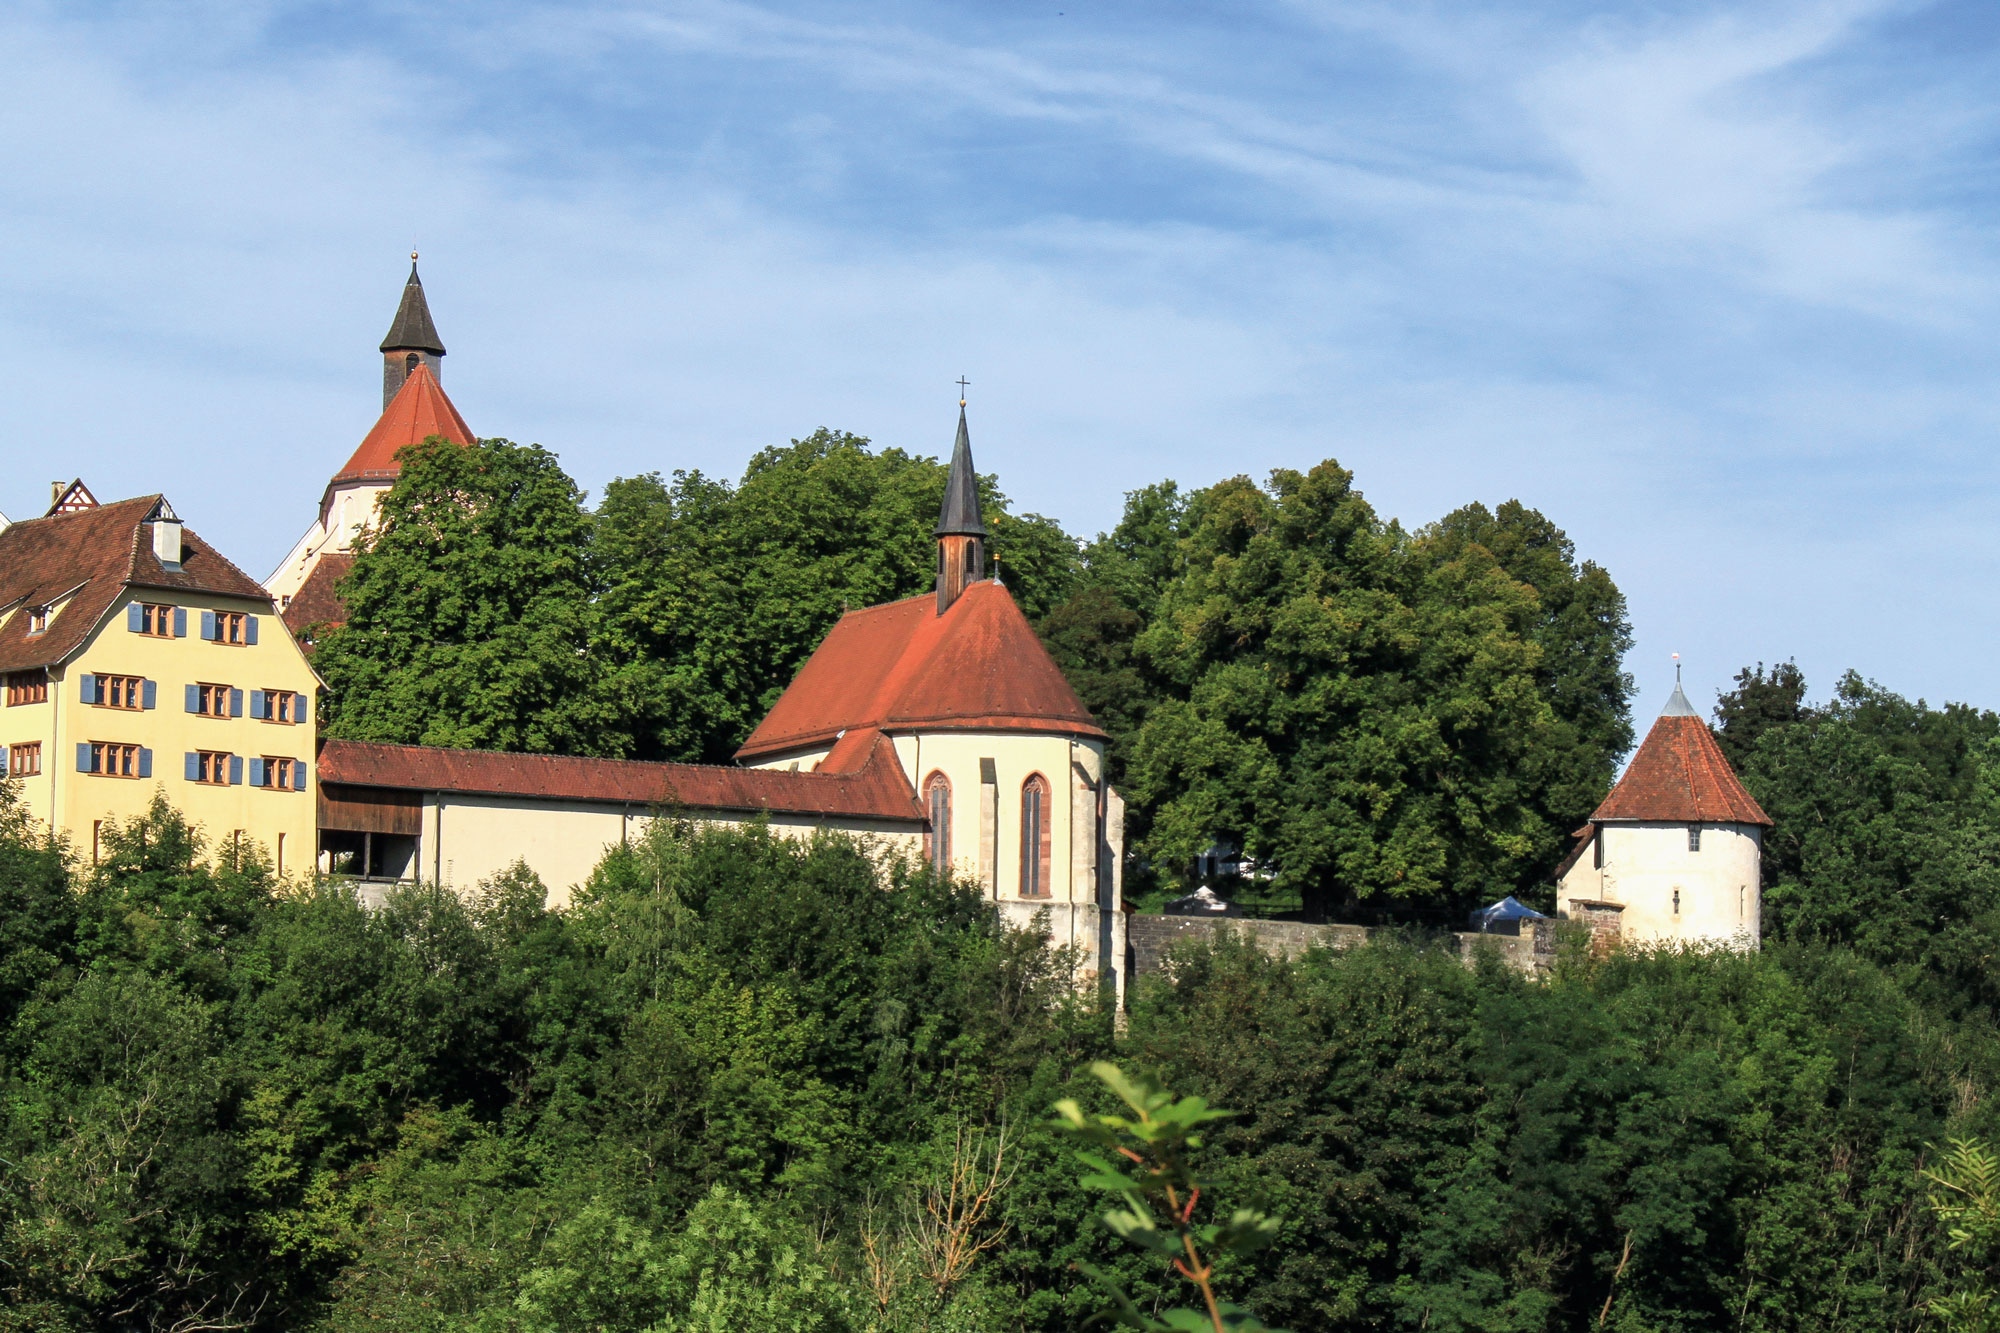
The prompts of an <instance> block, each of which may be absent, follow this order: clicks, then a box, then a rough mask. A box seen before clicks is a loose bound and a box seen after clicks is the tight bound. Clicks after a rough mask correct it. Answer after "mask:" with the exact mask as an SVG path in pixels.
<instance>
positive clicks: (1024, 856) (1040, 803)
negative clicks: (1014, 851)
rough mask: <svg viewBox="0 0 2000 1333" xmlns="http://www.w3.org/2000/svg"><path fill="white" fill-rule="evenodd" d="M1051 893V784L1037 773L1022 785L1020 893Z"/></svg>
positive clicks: (1031, 895)
mask: <svg viewBox="0 0 2000 1333" xmlns="http://www.w3.org/2000/svg"><path fill="white" fill-rule="evenodd" d="M1048 894H1049V783H1048V779H1046V778H1044V777H1043V776H1042V775H1041V774H1039V773H1037V774H1035V775H1034V776H1033V777H1031V778H1029V779H1028V780H1027V781H1026V782H1024V783H1022V784H1021V896H1022V897H1023V898H1046V897H1047V896H1048Z"/></svg>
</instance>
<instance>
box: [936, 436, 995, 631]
mask: <svg viewBox="0 0 2000 1333" xmlns="http://www.w3.org/2000/svg"><path fill="white" fill-rule="evenodd" d="M937 542H938V567H937V613H938V614H939V615H943V614H944V613H945V612H947V611H949V610H950V609H951V604H952V603H953V602H955V601H957V600H958V598H959V594H960V593H963V592H964V591H965V590H966V588H968V587H969V586H971V585H972V584H974V583H977V582H979V581H980V580H981V579H983V578H985V577H986V525H985V524H984V523H983V522H981V521H980V518H979V474H978V473H976V472H974V471H973V470H972V437H971V436H970V435H969V434H968V433H967V432H966V429H965V400H964V399H963V398H961V399H959V400H958V439H957V440H956V441H955V442H954V443H953V444H952V448H951V473H950V475H949V476H947V477H946V478H945V483H944V505H943V506H942V507H941V508H940V509H939V511H938V523H937Z"/></svg>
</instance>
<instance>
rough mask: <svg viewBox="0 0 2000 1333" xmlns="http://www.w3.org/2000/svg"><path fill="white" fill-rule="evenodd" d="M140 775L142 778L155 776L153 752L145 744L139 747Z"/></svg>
mask: <svg viewBox="0 0 2000 1333" xmlns="http://www.w3.org/2000/svg"><path fill="white" fill-rule="evenodd" d="M139 776H140V777H142V778H150V777H152V776H153V752H152V751H151V750H148V749H147V748H146V747H145V746H143V745H142V746H140V747H139Z"/></svg>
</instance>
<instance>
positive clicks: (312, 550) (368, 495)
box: [264, 482, 389, 606]
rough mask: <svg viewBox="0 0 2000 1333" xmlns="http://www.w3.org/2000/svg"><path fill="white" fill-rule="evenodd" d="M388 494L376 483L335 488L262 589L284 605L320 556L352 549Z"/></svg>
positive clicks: (310, 571) (293, 595)
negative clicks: (313, 520) (355, 540)
mask: <svg viewBox="0 0 2000 1333" xmlns="http://www.w3.org/2000/svg"><path fill="white" fill-rule="evenodd" d="M388 491H389V488H388V487H387V486H384V485H382V484H381V483H379V482H353V483H349V484H348V485H345V486H340V487H336V488H335V489H334V491H333V493H332V494H331V495H329V496H328V497H327V502H326V505H325V506H324V508H323V509H322V510H321V512H320V516H319V519H318V521H317V522H315V523H314V524H313V525H312V527H310V528H308V529H307V530H306V534H305V536H303V537H301V538H299V540H298V542H297V543H296V544H295V545H293V547H292V549H291V553H290V554H288V555H287V556H286V557H285V559H284V563H283V564H280V565H279V566H278V568H277V570H276V571H275V572H274V573H273V574H272V575H271V577H270V578H268V579H266V580H264V587H265V590H266V591H268V592H269V593H270V594H271V595H272V596H273V597H276V598H279V599H281V600H280V603H279V605H280V606H282V605H283V604H284V603H283V601H282V599H284V598H287V597H295V596H297V595H298V591H299V589H300V588H302V587H304V586H305V581H306V578H307V577H308V576H309V575H310V574H311V573H312V571H313V566H314V565H317V564H318V563H319V558H320V557H321V556H323V555H332V554H338V553H340V552H342V551H351V550H353V549H354V539H355V537H356V536H357V535H358V534H359V533H360V531H361V529H363V528H365V527H367V526H369V525H370V524H372V523H373V522H374V521H375V510H376V508H377V507H378V506H379V505H380V504H381V503H382V497H383V496H384V495H386V494H388Z"/></svg>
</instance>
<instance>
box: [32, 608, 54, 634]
mask: <svg viewBox="0 0 2000 1333" xmlns="http://www.w3.org/2000/svg"><path fill="white" fill-rule="evenodd" d="M48 629H49V608H47V607H46V606H31V607H29V608H28V637H30V638H33V637H34V636H35V635H37V634H46V633H48Z"/></svg>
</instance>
